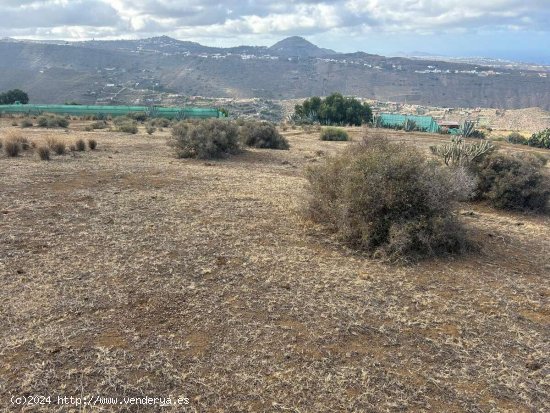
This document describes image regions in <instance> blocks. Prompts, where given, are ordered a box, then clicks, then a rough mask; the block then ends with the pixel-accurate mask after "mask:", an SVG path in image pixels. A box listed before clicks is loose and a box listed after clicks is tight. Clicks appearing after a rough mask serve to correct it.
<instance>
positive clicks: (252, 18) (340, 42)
mask: <svg viewBox="0 0 550 413" xmlns="http://www.w3.org/2000/svg"><path fill="white" fill-rule="evenodd" d="M0 10H1V13H0V37H16V38H33V39H67V40H87V39H91V38H95V39H115V38H142V37H150V36H158V35H168V36H172V37H175V38H178V39H182V40H193V41H198V42H200V43H203V44H207V45H217V46H234V45H240V44H251V45H271V44H273V43H274V42H276V41H278V40H280V39H282V38H284V37H287V36H293V35H299V36H304V37H305V38H307V39H308V40H310V41H312V42H314V43H316V44H318V45H319V46H321V47H328V48H332V49H335V50H337V51H343V52H351V51H358V50H361V51H366V52H370V53H379V54H384V55H392V54H395V53H397V52H405V53H410V52H414V51H421V52H427V53H433V54H438V55H447V56H487V57H500V58H508V59H517V60H526V61H536V62H542V63H548V64H550V46H549V45H550V28H549V25H548V23H549V22H550V0H331V1H311V0H302V1H300V0H296V1H286V2H273V1H272V0H270V1H267V0H227V1H224V2H217V1H215V0H211V1H209V2H206V1H203V0H185V1H181V0H0Z"/></svg>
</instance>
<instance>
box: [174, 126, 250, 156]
mask: <svg viewBox="0 0 550 413" xmlns="http://www.w3.org/2000/svg"><path fill="white" fill-rule="evenodd" d="M170 144H171V145H172V146H173V147H174V148H175V149H176V154H177V156H178V157H179V158H197V159H216V158H223V157H226V156H228V155H230V154H235V153H238V152H239V151H240V145H239V130H238V128H237V126H236V125H235V123H234V122H231V121H229V120H220V119H209V120H204V121H198V122H185V121H184V122H179V123H177V124H176V125H174V127H173V128H172V140H171V141H170Z"/></svg>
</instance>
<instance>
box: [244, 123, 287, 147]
mask: <svg viewBox="0 0 550 413" xmlns="http://www.w3.org/2000/svg"><path fill="white" fill-rule="evenodd" d="M239 134H240V136H241V141H242V142H243V144H244V145H246V146H251V147H254V148H263V149H288V148H289V147H290V145H289V144H288V141H287V140H286V138H285V137H283V136H282V135H281V134H280V133H279V131H278V130H277V128H276V126H275V125H274V124H273V123H271V122H266V121H261V122H257V121H248V122H245V123H244V124H243V125H242V126H241V127H240V129H239Z"/></svg>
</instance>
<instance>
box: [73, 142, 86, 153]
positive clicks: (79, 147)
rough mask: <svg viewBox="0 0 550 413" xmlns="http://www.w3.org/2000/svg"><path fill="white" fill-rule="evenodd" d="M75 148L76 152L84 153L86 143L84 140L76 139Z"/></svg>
mask: <svg viewBox="0 0 550 413" xmlns="http://www.w3.org/2000/svg"><path fill="white" fill-rule="evenodd" d="M75 147H76V150H77V151H79V152H82V151H85V150H86V142H85V141H84V139H78V140H77V141H76V142H75Z"/></svg>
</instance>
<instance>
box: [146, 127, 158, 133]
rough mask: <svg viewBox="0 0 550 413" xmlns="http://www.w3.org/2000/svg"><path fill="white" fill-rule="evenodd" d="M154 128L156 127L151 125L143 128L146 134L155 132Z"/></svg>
mask: <svg viewBox="0 0 550 413" xmlns="http://www.w3.org/2000/svg"><path fill="white" fill-rule="evenodd" d="M156 130H157V128H155V127H154V126H152V125H147V127H146V128H145V131H146V132H147V134H148V135H152V134H153V133H155V131H156Z"/></svg>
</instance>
